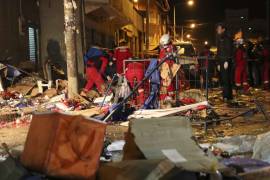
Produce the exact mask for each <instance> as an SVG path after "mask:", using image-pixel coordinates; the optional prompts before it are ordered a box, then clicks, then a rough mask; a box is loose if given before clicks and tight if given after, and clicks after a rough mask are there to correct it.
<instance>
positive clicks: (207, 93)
mask: <svg viewBox="0 0 270 180" xmlns="http://www.w3.org/2000/svg"><path fill="white" fill-rule="evenodd" d="M206 62H207V63H206V64H207V66H206V68H205V81H206V82H205V88H206V101H207V102H208V96H209V90H208V78H209V74H208V67H209V61H208V56H207V57H206Z"/></svg>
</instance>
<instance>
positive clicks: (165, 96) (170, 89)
mask: <svg viewBox="0 0 270 180" xmlns="http://www.w3.org/2000/svg"><path fill="white" fill-rule="evenodd" d="M175 52H176V47H175V46H174V45H173V43H172V41H171V38H170V35H169V34H164V35H162V37H161V38H160V52H159V60H162V59H163V58H166V56H167V55H168V54H170V53H175ZM179 68H180V66H179V65H177V64H176V63H175V59H174V58H173V57H172V56H170V57H168V58H167V59H166V61H165V62H164V63H163V64H162V65H161V67H160V77H161V88H160V104H161V106H162V105H163V104H164V102H165V101H166V100H168V101H170V100H172V99H173V98H174V97H175V88H176V87H175V85H174V82H175V79H174V77H175V76H176V74H177V71H178V70H179Z"/></svg>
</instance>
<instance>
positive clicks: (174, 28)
mask: <svg viewBox="0 0 270 180" xmlns="http://www.w3.org/2000/svg"><path fill="white" fill-rule="evenodd" d="M173 40H174V41H176V16H175V6H174V7H173Z"/></svg>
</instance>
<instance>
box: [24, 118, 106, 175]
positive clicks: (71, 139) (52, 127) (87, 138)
mask: <svg viewBox="0 0 270 180" xmlns="http://www.w3.org/2000/svg"><path fill="white" fill-rule="evenodd" d="M105 129H106V125H105V124H104V123H101V122H97V121H93V120H89V119H85V118H84V117H82V116H69V115H64V114H58V113H48V114H40V115H34V116H33V120H32V123H31V125H30V129H29V133H28V136H27V140H26V143H25V148H24V151H23V154H22V156H21V161H22V163H23V165H25V166H26V167H28V168H29V169H31V170H34V171H38V172H42V173H45V174H47V175H50V176H53V177H61V178H65V179H70V178H71V179H94V178H95V173H96V171H97V169H98V166H99V158H100V154H101V151H102V148H103V140H104V135H105Z"/></svg>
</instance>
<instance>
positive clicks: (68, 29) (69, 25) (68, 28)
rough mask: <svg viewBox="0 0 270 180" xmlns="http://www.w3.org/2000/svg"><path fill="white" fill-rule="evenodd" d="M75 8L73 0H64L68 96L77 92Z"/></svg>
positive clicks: (71, 96) (70, 96) (72, 95)
mask: <svg viewBox="0 0 270 180" xmlns="http://www.w3.org/2000/svg"><path fill="white" fill-rule="evenodd" d="M76 10H78V8H77V4H76V2H75V0H64V21H65V30H64V31H65V45H66V58H67V77H68V98H73V97H74V95H75V94H77V93H78V72H77V71H78V70H77V56H76V54H77V53H76V51H77V48H76V30H77V27H76V24H77V23H76V18H75V17H76Z"/></svg>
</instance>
